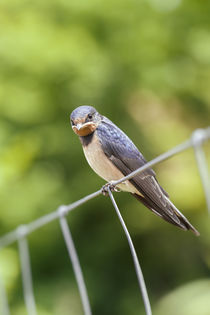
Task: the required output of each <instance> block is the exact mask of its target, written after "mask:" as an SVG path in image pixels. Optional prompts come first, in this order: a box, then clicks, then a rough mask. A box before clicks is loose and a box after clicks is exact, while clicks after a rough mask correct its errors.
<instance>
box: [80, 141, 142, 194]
mask: <svg viewBox="0 0 210 315" xmlns="http://www.w3.org/2000/svg"><path fill="white" fill-rule="evenodd" d="M83 151H84V154H85V157H86V159H87V161H88V163H89V165H90V166H91V168H92V169H93V170H94V171H95V172H96V174H98V175H99V176H100V177H102V178H103V179H104V180H105V181H107V182H110V181H113V180H118V179H121V178H122V177H124V175H123V174H122V173H121V172H120V170H118V169H117V167H116V166H115V165H114V164H113V163H112V162H111V161H110V160H109V159H108V158H107V157H106V156H105V154H104V152H103V151H102V148H101V145H100V143H99V142H98V140H97V137H96V136H95V135H94V136H93V139H92V141H91V143H90V144H89V145H87V146H84V147H83ZM117 187H118V188H120V189H121V190H123V191H128V192H131V193H137V194H139V192H138V191H137V189H136V188H135V187H134V186H133V185H132V184H131V183H130V182H129V181H126V182H124V183H121V184H119V185H117Z"/></svg>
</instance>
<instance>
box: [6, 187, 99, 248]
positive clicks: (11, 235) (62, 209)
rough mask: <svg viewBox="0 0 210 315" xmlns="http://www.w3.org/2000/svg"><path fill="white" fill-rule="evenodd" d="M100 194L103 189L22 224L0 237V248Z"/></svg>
mask: <svg viewBox="0 0 210 315" xmlns="http://www.w3.org/2000/svg"><path fill="white" fill-rule="evenodd" d="M100 194H101V189H100V190H98V191H96V192H94V193H92V194H90V195H87V196H85V197H84V198H82V199H80V200H77V201H75V202H73V203H71V204H70V205H67V206H60V207H59V208H58V209H57V210H55V211H54V212H52V213H50V214H47V215H45V216H43V217H40V218H39V219H37V220H35V221H32V222H31V223H28V224H26V225H22V226H20V227H21V229H20V227H18V228H17V229H15V230H14V231H12V232H10V233H8V234H6V235H4V236H2V237H1V238H0V249H1V248H4V247H6V246H8V245H10V244H12V243H14V242H15V241H17V240H18V239H19V238H20V237H23V236H25V235H28V234H30V233H32V232H33V231H35V230H37V229H39V228H40V227H42V226H44V225H46V224H48V223H49V222H52V221H54V220H56V219H58V218H59V217H60V216H61V215H62V214H67V213H68V212H70V211H71V210H73V209H75V208H77V207H79V206H80V205H82V204H83V203H85V202H87V201H88V200H90V199H93V198H95V197H97V196H98V195H100Z"/></svg>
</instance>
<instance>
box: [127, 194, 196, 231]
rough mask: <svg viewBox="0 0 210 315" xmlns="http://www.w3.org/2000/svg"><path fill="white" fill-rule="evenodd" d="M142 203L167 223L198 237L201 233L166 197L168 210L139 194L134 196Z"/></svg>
mask: <svg viewBox="0 0 210 315" xmlns="http://www.w3.org/2000/svg"><path fill="white" fill-rule="evenodd" d="M132 195H133V196H134V197H135V198H137V199H138V200H139V201H140V202H142V203H143V204H144V205H145V206H146V207H147V208H148V209H150V210H151V211H152V212H154V213H155V214H156V215H158V216H160V217H161V218H163V219H164V220H165V221H167V222H169V223H171V224H173V225H176V226H178V227H179V228H181V229H183V230H185V231H186V230H191V231H192V232H193V233H194V234H195V235H196V236H199V235H200V233H199V232H198V231H197V230H196V229H195V228H194V226H193V225H192V224H191V223H190V222H189V221H188V220H187V218H185V216H184V215H183V214H182V213H181V212H180V211H179V210H178V209H177V208H176V207H175V206H174V204H173V203H172V202H171V201H170V199H169V198H168V197H166V196H165V199H166V201H167V204H166V209H162V208H161V207H160V206H159V205H157V204H155V203H154V202H153V201H152V200H151V199H149V198H145V197H143V196H141V195H138V194H132Z"/></svg>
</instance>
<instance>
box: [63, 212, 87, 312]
mask: <svg viewBox="0 0 210 315" xmlns="http://www.w3.org/2000/svg"><path fill="white" fill-rule="evenodd" d="M60 225H61V230H62V233H63V237H64V240H65V243H66V247H67V250H68V253H69V258H70V260H71V262H72V266H73V270H74V274H75V277H76V280H77V285H78V288H79V292H80V296H81V300H82V305H83V309H84V314H85V315H91V314H92V312H91V307H90V302H89V298H88V293H87V289H86V286H85V281H84V277H83V273H82V269H81V266H80V262H79V258H78V255H77V251H76V248H75V246H74V241H73V238H72V235H71V232H70V228H69V225H68V222H67V220H66V218H65V217H64V216H61V217H60Z"/></svg>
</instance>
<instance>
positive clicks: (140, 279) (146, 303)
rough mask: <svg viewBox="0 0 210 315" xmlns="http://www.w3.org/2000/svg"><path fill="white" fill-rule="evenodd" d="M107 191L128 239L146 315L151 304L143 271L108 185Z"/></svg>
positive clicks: (150, 314) (149, 311) (150, 312)
mask: <svg viewBox="0 0 210 315" xmlns="http://www.w3.org/2000/svg"><path fill="white" fill-rule="evenodd" d="M108 193H109V196H110V199H111V201H112V204H113V206H114V208H115V210H116V213H117V215H118V218H119V220H120V223H121V225H122V227H123V230H124V232H125V235H126V237H127V240H128V244H129V247H130V250H131V255H132V258H133V262H134V266H135V270H136V275H137V279H138V283H139V287H140V290H141V294H142V298H143V302H144V307H145V312H146V315H152V310H151V305H150V301H149V296H148V292H147V288H146V284H145V281H144V276H143V273H142V270H141V267H140V263H139V260H138V257H137V254H136V251H135V248H134V245H133V242H132V239H131V237H130V234H129V232H128V229H127V227H126V225H125V222H124V220H123V218H122V216H121V213H120V210H119V208H118V206H117V204H116V201H115V199H114V197H113V195H112V193H111V190H110V188H109V187H108Z"/></svg>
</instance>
